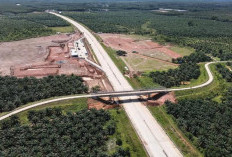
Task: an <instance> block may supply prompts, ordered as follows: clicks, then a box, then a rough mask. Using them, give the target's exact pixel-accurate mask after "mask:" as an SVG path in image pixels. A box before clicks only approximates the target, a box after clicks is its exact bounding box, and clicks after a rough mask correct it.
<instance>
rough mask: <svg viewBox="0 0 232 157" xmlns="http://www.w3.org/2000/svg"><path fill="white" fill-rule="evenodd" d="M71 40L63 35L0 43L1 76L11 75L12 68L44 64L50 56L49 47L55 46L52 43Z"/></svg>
mask: <svg viewBox="0 0 232 157" xmlns="http://www.w3.org/2000/svg"><path fill="white" fill-rule="evenodd" d="M69 38H70V37H69V36H67V35H65V34H61V35H52V36H47V37H39V38H32V39H26V40H20V41H13V42H2V43H0V62H1V67H0V72H1V74H2V75H9V74H10V67H11V66H19V65H22V64H23V65H25V64H33V63H35V62H43V61H44V60H45V58H46V57H47V55H48V52H47V50H46V48H47V46H52V45H54V44H55V43H53V42H52V41H54V40H68V39H69Z"/></svg>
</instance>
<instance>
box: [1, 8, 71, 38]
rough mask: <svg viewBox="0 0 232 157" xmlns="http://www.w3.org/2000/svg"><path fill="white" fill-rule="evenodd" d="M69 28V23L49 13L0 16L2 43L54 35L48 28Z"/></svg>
mask: <svg viewBox="0 0 232 157" xmlns="http://www.w3.org/2000/svg"><path fill="white" fill-rule="evenodd" d="M62 26H69V24H68V23H67V22H65V21H64V20H62V19H61V18H58V17H56V16H53V15H50V14H47V13H28V14H16V15H4V16H0V28H1V29H0V42H1V41H13V40H21V39H26V38H32V37H38V36H46V35H50V34H53V33H55V32H53V31H52V30H51V29H50V28H48V27H62Z"/></svg>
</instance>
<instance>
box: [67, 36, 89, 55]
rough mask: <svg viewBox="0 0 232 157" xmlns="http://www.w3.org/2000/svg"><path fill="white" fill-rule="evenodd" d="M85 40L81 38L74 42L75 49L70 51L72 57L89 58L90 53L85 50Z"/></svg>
mask: <svg viewBox="0 0 232 157" xmlns="http://www.w3.org/2000/svg"><path fill="white" fill-rule="evenodd" d="M83 40H84V38H81V39H79V40H77V41H75V42H74V48H72V49H70V54H71V56H72V57H78V58H87V57H88V52H87V50H86V48H85V43H84V41H83Z"/></svg>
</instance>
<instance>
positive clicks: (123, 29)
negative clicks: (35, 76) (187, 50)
mask: <svg viewBox="0 0 232 157" xmlns="http://www.w3.org/2000/svg"><path fill="white" fill-rule="evenodd" d="M159 8H171V9H177V10H178V9H181V10H184V11H176V10H169V11H165V12H160V11H157V10H159ZM46 9H56V10H62V11H65V12H63V14H64V15H67V16H70V17H72V18H74V19H75V20H77V21H79V22H81V23H83V24H85V25H87V26H88V27H89V28H90V29H92V30H93V31H95V32H106V33H107V32H108V33H132V34H140V35H149V36H151V37H152V38H153V39H154V40H156V41H160V42H173V43H177V44H180V45H183V46H190V47H193V48H195V49H196V50H197V52H203V53H209V54H212V55H213V56H215V57H219V58H220V59H222V60H228V59H232V53H231V51H232V46H231V45H232V44H231V43H232V29H230V28H231V27H232V16H231V15H232V14H231V13H232V12H231V9H232V3H231V2H223V3H216V2H212V3H209V2H205V3H195V2H175V3H170V2H162V3H161V2H92V3H89V2H86V3H75V2H74V1H69V2H66V3H62V2H56V1H54V3H47V2H46V1H43V2H40V3H39V2H37V1H33V2H32V1H30V2H29V1H28V0H24V1H21V5H20V6H16V5H15V3H13V2H12V3H10V2H8V3H7V2H4V3H2V5H1V6H0V14H2V16H3V17H4V20H6V19H7V20H6V21H8V23H10V24H9V25H12V23H14V25H15V28H14V26H12V29H9V30H4V31H1V30H0V41H10V40H19V39H23V38H25V37H27V36H28V37H30V36H32V37H34V36H38V35H46V34H49V33H51V32H49V31H51V30H48V29H46V28H44V27H46V26H55V25H56V26H66V25H67V23H65V22H64V21H62V20H61V19H59V21H58V18H57V17H52V16H51V15H45V14H38V13H32V12H38V11H39V12H43V11H44V10H46ZM66 11H68V12H66ZM22 13H29V14H24V15H20V14H22ZM2 16H0V20H1V23H3V24H2V26H4V25H5V24H4V20H3V21H2ZM8 16H16V18H17V17H19V19H20V18H21V19H24V20H25V21H24V22H27V23H28V25H30V26H32V28H34V30H31V29H30V28H29V27H27V26H26V27H25V26H23V27H20V25H22V24H17V22H18V21H11V19H8ZM37 19H38V20H37ZM13 20H15V18H14V19H13ZM30 22H32V23H36V24H32V23H30ZM24 25H26V24H24ZM43 26H44V27H43ZM24 27H25V29H23V28H24ZM37 27H38V28H37ZM7 28H8V27H7ZM16 28H17V31H16V32H12V31H13V30H15V29H16ZM5 29H6V28H5ZM37 29H38V30H37ZM40 29H42V30H40ZM27 31H28V32H27ZM4 32H5V33H6V32H10V35H11V34H12V35H11V36H9V37H7V34H4ZM17 32H19V33H18V34H17ZM33 32H35V34H32V33H33ZM27 34H28V35H27ZM5 36H6V37H5Z"/></svg>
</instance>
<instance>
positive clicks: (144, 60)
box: [98, 33, 181, 71]
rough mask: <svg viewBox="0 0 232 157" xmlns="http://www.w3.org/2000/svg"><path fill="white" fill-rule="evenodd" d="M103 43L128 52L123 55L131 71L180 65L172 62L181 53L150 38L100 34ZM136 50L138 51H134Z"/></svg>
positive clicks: (163, 68) (162, 68) (161, 68)
mask: <svg viewBox="0 0 232 157" xmlns="http://www.w3.org/2000/svg"><path fill="white" fill-rule="evenodd" d="M98 35H99V36H100V37H101V38H102V40H103V43H104V44H105V45H106V46H108V47H111V48H112V49H115V50H123V51H126V52H127V53H128V54H127V56H126V57H123V61H124V62H126V64H127V66H128V68H129V69H130V71H151V70H167V69H170V68H176V67H177V66H178V65H176V64H173V63H171V60H172V58H178V57H181V55H180V54H178V53H176V52H174V51H172V50H170V49H169V47H170V46H162V45H160V44H158V43H155V42H153V41H151V40H149V39H144V38H140V37H138V36H131V35H123V34H110V33H102V34H98ZM133 51H136V52H137V53H132V52H133Z"/></svg>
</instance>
